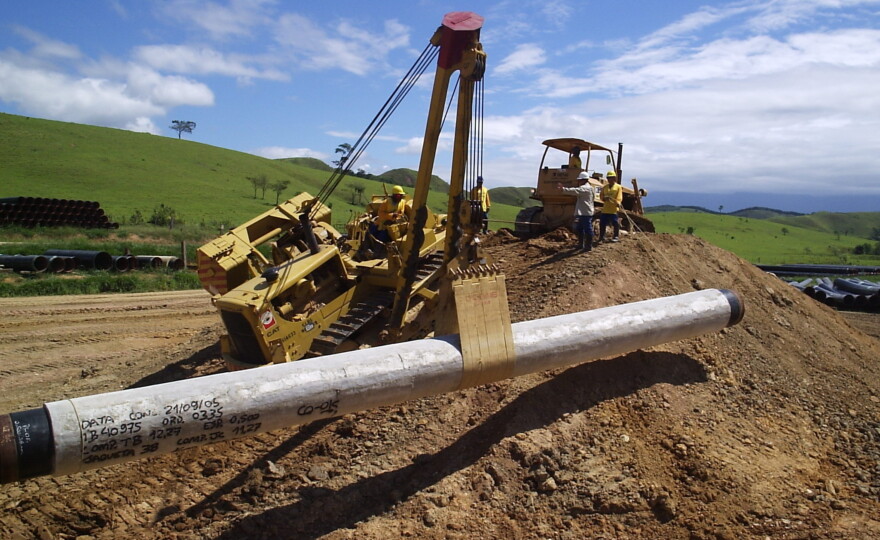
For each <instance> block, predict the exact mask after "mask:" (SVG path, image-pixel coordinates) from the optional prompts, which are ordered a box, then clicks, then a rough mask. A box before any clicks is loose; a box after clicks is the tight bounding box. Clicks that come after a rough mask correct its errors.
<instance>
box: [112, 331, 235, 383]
mask: <svg viewBox="0 0 880 540" xmlns="http://www.w3.org/2000/svg"><path fill="white" fill-rule="evenodd" d="M220 356H221V354H220V343H219V342H216V343H214V344H213V345H209V346H208V347H204V348H203V349H200V350H198V351H196V352H195V353H194V354H192V355H190V356H189V357H187V358H184V359H183V360H180V361H178V362H173V363H171V364H168V365H167V366H165V367H164V368H162V369H160V370H159V371H157V372H155V373H150V374H149V375H146V376H144V377H141V378H140V379H139V380H137V381H135V382H133V383H132V384H130V385H129V386H128V387H126V388H127V389H130V388H140V387H143V386H153V385H156V384H164V383H169V382H174V381H181V380H183V379H189V378H191V377H193V376H194V375H195V374H196V371H197V370H198V368H199V366H201V365H203V364H207V363H208V362H210V361H211V360H213V359H215V358H219V357H220ZM221 371H223V368H222V366H220V365H218V369H217V373H219V372H221ZM210 374H212V373H203V374H202V375H210Z"/></svg>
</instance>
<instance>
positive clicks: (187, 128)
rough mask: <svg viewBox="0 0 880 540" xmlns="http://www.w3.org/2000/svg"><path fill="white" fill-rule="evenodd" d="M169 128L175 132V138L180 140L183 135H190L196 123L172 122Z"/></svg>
mask: <svg viewBox="0 0 880 540" xmlns="http://www.w3.org/2000/svg"><path fill="white" fill-rule="evenodd" d="M170 127H171V129H173V130H174V131H176V132H177V138H178V139H180V136H181V135H182V134H183V133H192V132H193V130H194V129H196V123H195V122H190V121H189V120H172V121H171V126H170Z"/></svg>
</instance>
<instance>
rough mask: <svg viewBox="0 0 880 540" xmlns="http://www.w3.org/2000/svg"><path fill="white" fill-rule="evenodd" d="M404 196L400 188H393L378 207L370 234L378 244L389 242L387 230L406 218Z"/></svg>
mask: <svg viewBox="0 0 880 540" xmlns="http://www.w3.org/2000/svg"><path fill="white" fill-rule="evenodd" d="M404 195H406V192H405V191H404V190H403V188H402V187H401V186H394V187H393V188H391V195H390V196H389V197H386V198H385V200H384V201H383V202H382V204H380V205H379V209H378V211H377V213H378V215H377V216H376V219H375V220H374V221H373V226H372V227H371V228H370V229H371V231H370V232H371V233H372V235H373V236H374V237H376V239H377V240H379V241H380V242H384V243H388V242H390V241H391V234H390V233H389V228H391V227H392V226H393V225H395V224H397V223H398V221H400V220H401V219H403V218H404V217H405V216H406V200H405V199H404Z"/></svg>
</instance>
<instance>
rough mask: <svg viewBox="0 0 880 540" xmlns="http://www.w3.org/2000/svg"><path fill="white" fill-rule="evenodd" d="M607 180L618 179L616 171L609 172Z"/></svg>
mask: <svg viewBox="0 0 880 540" xmlns="http://www.w3.org/2000/svg"><path fill="white" fill-rule="evenodd" d="M605 177H606V178H617V173H616V172H614V171H608V174H606V175H605Z"/></svg>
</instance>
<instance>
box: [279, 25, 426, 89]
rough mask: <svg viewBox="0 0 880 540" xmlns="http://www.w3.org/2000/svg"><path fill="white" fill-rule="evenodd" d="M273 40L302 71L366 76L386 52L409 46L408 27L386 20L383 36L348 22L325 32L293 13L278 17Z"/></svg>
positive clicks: (380, 64) (382, 61)
mask: <svg viewBox="0 0 880 540" xmlns="http://www.w3.org/2000/svg"><path fill="white" fill-rule="evenodd" d="M274 34H275V40H276V41H277V42H278V43H279V44H280V45H281V46H283V47H284V48H285V50H286V51H287V53H288V54H290V55H291V56H292V57H293V59H294V61H295V62H296V63H297V65H299V66H300V67H301V68H303V69H309V70H324V69H342V70H344V71H348V72H349V73H354V74H355V75H366V74H368V73H370V72H372V71H373V70H374V69H375V68H376V66H382V65H384V64H385V61H386V57H387V55H388V53H389V52H390V51H392V50H394V49H397V48H405V47H407V46H408V44H409V32H408V28H407V27H405V26H403V25H401V24H400V23H399V22H397V21H393V20H392V21H387V22H386V23H385V28H384V33H382V34H373V33H370V32H368V31H366V30H362V29H359V28H358V27H356V26H355V25H353V24H352V23H350V22H347V21H343V22H341V23H339V24H338V25H337V26H336V28H335V30H334V31H332V33H331V32H328V31H327V30H325V29H324V28H322V27H320V26H318V25H317V24H315V23H314V22H313V21H311V20H310V19H307V18H306V17H303V16H302V15H298V14H295V13H287V14H284V15H282V16H281V17H280V18H279V20H278V23H277V25H276V26H275V29H274Z"/></svg>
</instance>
